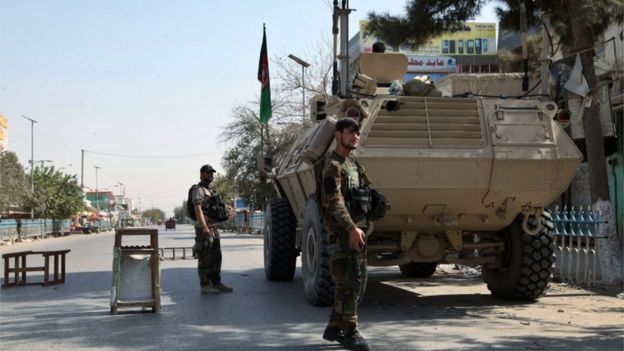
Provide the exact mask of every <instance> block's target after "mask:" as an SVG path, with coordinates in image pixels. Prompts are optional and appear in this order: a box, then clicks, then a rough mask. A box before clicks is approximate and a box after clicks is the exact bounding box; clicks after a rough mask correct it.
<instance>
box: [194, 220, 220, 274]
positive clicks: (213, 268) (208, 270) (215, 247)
mask: <svg viewBox="0 0 624 351" xmlns="http://www.w3.org/2000/svg"><path fill="white" fill-rule="evenodd" d="M211 230H212V231H213V233H214V234H215V238H214V241H213V243H212V244H210V241H209V239H208V237H207V236H205V235H204V234H203V233H202V230H201V228H195V252H196V253H197V274H198V275H199V283H200V284H201V286H207V285H210V284H213V285H214V284H219V283H220V282H221V240H220V239H219V233H218V232H217V230H216V229H214V228H212V229H211Z"/></svg>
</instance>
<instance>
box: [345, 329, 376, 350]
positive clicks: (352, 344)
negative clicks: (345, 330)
mask: <svg viewBox="0 0 624 351" xmlns="http://www.w3.org/2000/svg"><path fill="white" fill-rule="evenodd" d="M342 345H343V346H344V347H346V348H348V349H349V350H353V351H368V350H370V346H368V343H367V342H366V339H364V337H362V335H360V332H358V331H357V330H355V331H353V332H352V333H351V334H347V335H345V336H344V338H343V339H342Z"/></svg>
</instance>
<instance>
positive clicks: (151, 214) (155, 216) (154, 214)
mask: <svg viewBox="0 0 624 351" xmlns="http://www.w3.org/2000/svg"><path fill="white" fill-rule="evenodd" d="M143 218H149V219H150V221H151V222H152V223H157V222H158V221H162V220H164V219H165V212H163V210H161V209H159V208H150V209H147V210H145V211H143Z"/></svg>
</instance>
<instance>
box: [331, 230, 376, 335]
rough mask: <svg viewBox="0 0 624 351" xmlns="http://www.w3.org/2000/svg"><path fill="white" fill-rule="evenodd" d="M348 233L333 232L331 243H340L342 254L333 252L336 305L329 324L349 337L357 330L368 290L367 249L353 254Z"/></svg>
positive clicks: (332, 262)
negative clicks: (360, 303)
mask: <svg viewBox="0 0 624 351" xmlns="http://www.w3.org/2000/svg"><path fill="white" fill-rule="evenodd" d="M348 240H349V239H348V234H347V233H345V232H340V233H336V234H334V233H331V232H330V233H329V243H330V244H332V243H336V242H338V241H340V246H341V247H342V248H343V249H342V250H341V251H340V252H332V253H330V261H329V271H330V274H331V276H332V279H333V280H334V284H335V285H336V289H335V298H334V306H333V308H332V312H331V314H330V316H329V323H328V325H329V326H331V327H339V328H340V329H341V330H342V331H343V332H344V333H345V334H348V333H350V332H352V331H354V330H356V329H357V306H358V304H359V302H360V300H361V299H362V296H364V290H365V289H366V280H367V274H366V263H367V261H366V248H365V249H364V250H363V251H362V252H360V253H353V252H349V250H348V249H347V247H348Z"/></svg>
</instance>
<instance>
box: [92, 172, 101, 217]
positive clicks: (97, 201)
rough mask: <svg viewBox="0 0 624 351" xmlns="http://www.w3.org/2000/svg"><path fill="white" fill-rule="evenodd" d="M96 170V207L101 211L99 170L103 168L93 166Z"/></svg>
mask: <svg viewBox="0 0 624 351" xmlns="http://www.w3.org/2000/svg"><path fill="white" fill-rule="evenodd" d="M93 168H95V203H96V205H95V207H96V208H97V209H98V212H99V211H100V194H99V190H98V169H100V168H102V167H100V166H93Z"/></svg>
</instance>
